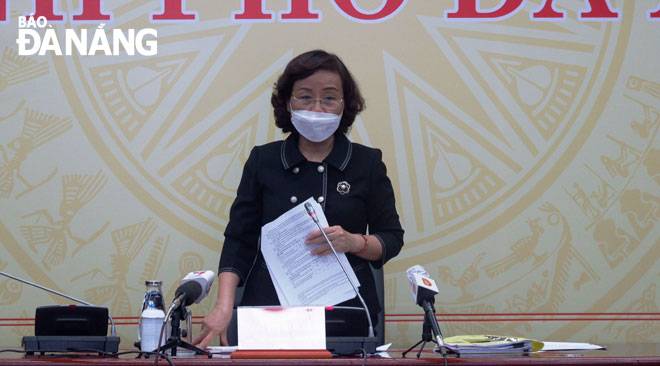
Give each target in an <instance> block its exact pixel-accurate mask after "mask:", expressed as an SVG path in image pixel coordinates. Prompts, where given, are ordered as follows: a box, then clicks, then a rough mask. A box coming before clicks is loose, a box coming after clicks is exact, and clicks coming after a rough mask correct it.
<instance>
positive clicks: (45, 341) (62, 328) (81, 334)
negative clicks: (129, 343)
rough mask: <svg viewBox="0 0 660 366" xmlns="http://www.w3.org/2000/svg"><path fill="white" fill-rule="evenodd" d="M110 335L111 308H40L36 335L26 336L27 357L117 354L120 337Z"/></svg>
mask: <svg viewBox="0 0 660 366" xmlns="http://www.w3.org/2000/svg"><path fill="white" fill-rule="evenodd" d="M107 333H108V308H105V307H101V306H91V305H48V306H40V307H38V308H37V310H36V312H35V318H34V336H33V337H32V336H28V337H23V340H22V343H23V347H24V349H25V352H26V354H28V355H33V354H34V353H35V352H39V353H41V354H45V353H49V352H98V353H101V354H108V353H111V354H112V353H117V351H118V349H119V337H115V336H110V337H107V336H106V334H107Z"/></svg>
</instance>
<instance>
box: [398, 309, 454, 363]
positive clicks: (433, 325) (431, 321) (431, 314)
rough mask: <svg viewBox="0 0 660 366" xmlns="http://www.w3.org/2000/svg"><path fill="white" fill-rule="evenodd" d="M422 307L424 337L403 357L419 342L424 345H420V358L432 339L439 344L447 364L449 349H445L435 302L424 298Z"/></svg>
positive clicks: (418, 353)
mask: <svg viewBox="0 0 660 366" xmlns="http://www.w3.org/2000/svg"><path fill="white" fill-rule="evenodd" d="M422 308H423V309H424V323H423V324H422V339H421V340H420V341H419V342H417V343H415V345H414V346H412V347H410V348H408V349H407V350H406V351H405V352H403V353H402V354H401V355H402V356H403V357H406V354H407V353H408V352H410V351H411V350H413V349H414V348H415V347H417V346H418V345H419V344H421V345H422V346H421V347H420V349H419V352H417V358H419V356H420V355H421V354H422V351H423V350H424V345H426V343H427V342H429V341H430V342H433V343H435V344H436V345H437V346H438V348H439V349H440V353H441V354H442V358H443V359H444V361H445V365H447V350H446V349H445V342H444V340H443V338H442V332H441V331H440V326H439V325H438V320H437V319H436V317H435V309H434V308H433V303H432V302H431V301H427V300H424V301H423V302H422ZM431 334H433V336H431Z"/></svg>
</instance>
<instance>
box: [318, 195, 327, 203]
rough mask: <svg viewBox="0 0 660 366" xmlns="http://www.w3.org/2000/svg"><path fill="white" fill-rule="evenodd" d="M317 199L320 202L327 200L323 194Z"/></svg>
mask: <svg viewBox="0 0 660 366" xmlns="http://www.w3.org/2000/svg"><path fill="white" fill-rule="evenodd" d="M317 201H318V202H319V203H322V202H323V201H325V198H323V196H320V197H319V198H318V199H317Z"/></svg>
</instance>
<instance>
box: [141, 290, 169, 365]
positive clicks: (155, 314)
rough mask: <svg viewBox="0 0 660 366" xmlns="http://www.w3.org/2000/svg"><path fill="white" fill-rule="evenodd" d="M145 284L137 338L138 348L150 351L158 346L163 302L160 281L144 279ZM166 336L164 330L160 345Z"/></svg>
mask: <svg viewBox="0 0 660 366" xmlns="http://www.w3.org/2000/svg"><path fill="white" fill-rule="evenodd" d="M145 286H146V287H147V290H146V292H145V293H144V301H143V302H142V312H141V313H140V326H139V327H138V338H139V339H140V350H141V351H142V352H152V351H155V350H156V349H157V348H158V337H159V336H160V334H161V328H162V327H163V322H164V321H165V304H164V303H163V292H162V290H161V286H162V281H146V282H145ZM166 336H167V334H166V332H163V338H162V340H161V346H162V345H164V344H165V340H166Z"/></svg>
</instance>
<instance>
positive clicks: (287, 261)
mask: <svg viewBox="0 0 660 366" xmlns="http://www.w3.org/2000/svg"><path fill="white" fill-rule="evenodd" d="M306 202H309V203H311V204H312V207H314V209H315V210H316V216H317V217H318V219H319V222H320V224H321V227H324V228H325V227H328V221H327V219H326V217H325V215H324V214H323V209H322V208H321V206H320V205H319V204H318V203H317V202H316V201H315V200H314V199H313V198H312V197H310V198H309V199H307V200H306V201H305V202H303V203H301V204H299V205H298V206H296V207H294V208H292V209H291V210H289V211H287V212H286V213H284V214H283V215H282V216H280V217H278V218H277V219H276V220H274V221H272V222H269V223H268V224H266V225H264V226H263V227H262V228H261V252H262V253H263V255H264V259H265V260H266V265H267V266H268V271H269V272H270V277H271V278H272V280H273V284H274V286H275V290H276V291H277V296H278V298H279V300H280V304H281V305H282V306H302V305H320V306H332V305H337V304H339V303H341V302H344V301H346V300H349V299H352V298H354V297H355V291H354V290H353V287H352V286H351V284H350V283H349V282H348V280H347V278H346V275H345V274H344V271H343V270H342V268H341V267H340V265H339V263H338V262H337V258H335V256H334V255H333V254H330V255H325V256H322V257H320V256H317V255H312V254H311V252H312V250H313V249H314V248H316V247H317V245H306V244H305V238H307V236H308V235H309V234H310V233H311V232H313V231H315V230H318V227H317V226H316V224H315V223H314V221H312V218H311V217H310V216H309V215H308V214H307V211H306V210H305V206H304V205H305V203H306ZM319 245H323V244H319ZM326 245H327V244H326ZM337 254H339V260H340V261H342V263H343V264H344V268H346V271H347V272H348V276H349V277H350V278H351V281H353V283H354V284H355V286H356V287H358V286H360V284H359V282H358V280H357V277H356V276H355V272H354V271H353V269H352V268H351V265H350V264H349V263H348V259H347V258H346V255H345V254H344V253H337Z"/></svg>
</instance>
